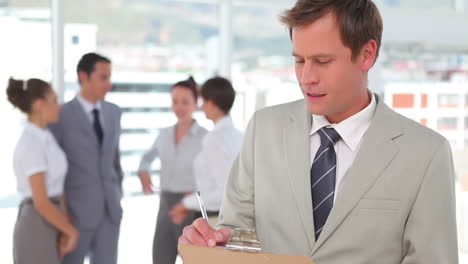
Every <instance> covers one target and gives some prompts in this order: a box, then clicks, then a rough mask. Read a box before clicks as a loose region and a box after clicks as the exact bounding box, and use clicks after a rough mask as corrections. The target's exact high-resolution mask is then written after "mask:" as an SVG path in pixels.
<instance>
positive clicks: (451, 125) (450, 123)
mask: <svg viewBox="0 0 468 264" xmlns="http://www.w3.org/2000/svg"><path fill="white" fill-rule="evenodd" d="M457 121H458V120H457V118H456V117H442V118H439V119H438V120H437V129H440V130H456V129H457V126H458V124H457Z"/></svg>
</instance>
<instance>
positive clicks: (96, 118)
mask: <svg viewBox="0 0 468 264" xmlns="http://www.w3.org/2000/svg"><path fill="white" fill-rule="evenodd" d="M93 117H94V120H93V127H94V133H96V136H97V139H98V141H99V145H101V144H102V139H103V137H104V133H103V132H102V126H101V122H100V121H99V110H98V109H96V108H95V109H93Z"/></svg>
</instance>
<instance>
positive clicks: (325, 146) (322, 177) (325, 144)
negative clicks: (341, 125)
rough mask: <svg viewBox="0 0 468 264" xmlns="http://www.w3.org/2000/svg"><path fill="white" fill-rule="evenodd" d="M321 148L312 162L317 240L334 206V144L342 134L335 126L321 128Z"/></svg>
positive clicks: (311, 172)
mask: <svg viewBox="0 0 468 264" xmlns="http://www.w3.org/2000/svg"><path fill="white" fill-rule="evenodd" d="M317 132H318V133H319V135H320V148H319V149H318V151H317V154H316V155H315V158H314V161H313V162H312V168H311V170H310V174H311V184H312V206H313V210H314V213H313V214H314V227H315V238H316V240H317V239H318V237H319V236H320V233H321V232H322V229H323V227H324V226H325V223H326V221H327V218H328V215H329V214H330V211H331V209H332V207H333V197H334V196H335V180H336V153H335V148H334V145H335V143H336V142H337V141H338V140H339V139H340V135H339V134H338V132H336V130H335V129H333V128H325V127H323V128H321V129H320V130H318V131H317Z"/></svg>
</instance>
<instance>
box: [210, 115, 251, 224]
mask: <svg viewBox="0 0 468 264" xmlns="http://www.w3.org/2000/svg"><path fill="white" fill-rule="evenodd" d="M255 126H256V114H255V115H254V116H253V117H252V119H251V120H250V122H249V125H248V127H247V130H246V132H245V137H244V142H243V144H242V148H241V152H240V154H239V155H238V157H237V158H236V160H235V161H234V163H233V165H232V168H231V172H230V174H229V177H228V179H227V182H226V186H225V191H224V197H223V202H222V204H221V210H220V215H219V223H218V227H226V228H235V227H240V228H251V229H254V228H255V203H254V198H255V195H254V191H255V188H254V187H255V186H254V176H255V175H254V166H255V165H254V164H255V160H254V159H255V158H254V157H255V153H254V151H255Z"/></svg>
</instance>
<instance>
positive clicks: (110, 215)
mask: <svg viewBox="0 0 468 264" xmlns="http://www.w3.org/2000/svg"><path fill="white" fill-rule="evenodd" d="M77 73H78V79H79V83H80V86H81V89H80V92H79V94H78V95H77V96H76V97H75V98H74V99H73V100H72V101H70V102H68V103H66V104H64V105H63V107H62V110H61V113H60V121H59V122H58V123H56V124H54V125H52V126H51V130H52V132H53V134H54V136H55V137H56V138H57V141H58V142H59V144H60V146H61V147H62V148H63V150H64V151H65V153H66V155H67V158H68V163H69V170H68V173H67V175H66V180H65V199H66V204H67V208H68V212H69V215H70V216H71V219H72V222H73V224H74V225H75V226H76V227H77V228H78V230H79V233H80V237H79V240H78V245H77V247H76V249H75V250H74V251H72V252H71V253H69V254H68V255H66V256H65V258H64V260H63V263H64V264H82V263H83V261H84V258H85V257H86V256H87V255H89V256H90V260H91V263H92V264H116V263H117V244H118V237H119V229H120V220H121V217H122V209H121V206H120V200H121V198H122V177H123V174H122V169H121V167H120V156H119V136H120V116H121V110H120V108H119V107H118V106H116V105H114V104H111V103H108V102H106V101H104V97H105V95H106V93H107V92H108V91H109V90H110V89H111V87H112V84H111V82H110V77H111V61H110V60H109V59H107V58H105V57H103V56H101V55H98V54H95V53H88V54H85V55H84V56H83V57H82V58H81V60H80V61H79V63H78V67H77Z"/></svg>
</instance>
